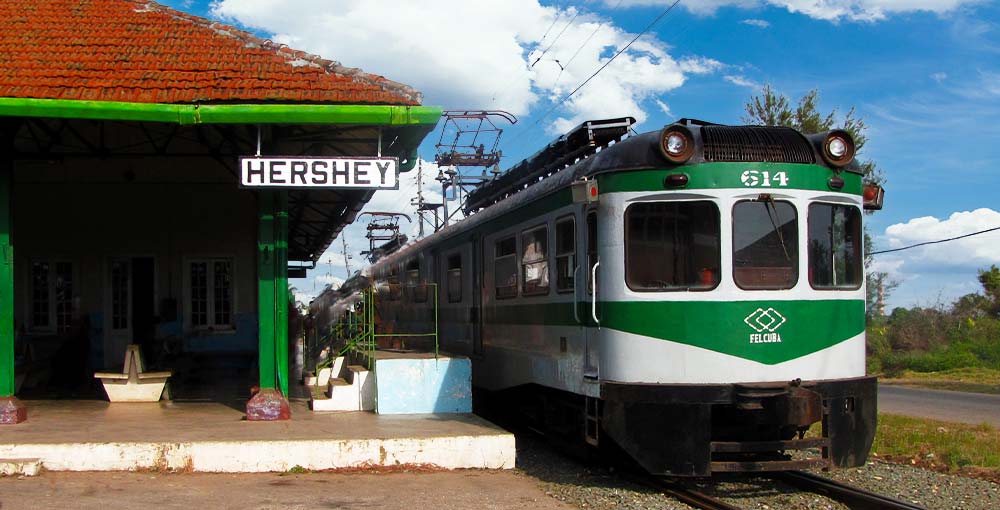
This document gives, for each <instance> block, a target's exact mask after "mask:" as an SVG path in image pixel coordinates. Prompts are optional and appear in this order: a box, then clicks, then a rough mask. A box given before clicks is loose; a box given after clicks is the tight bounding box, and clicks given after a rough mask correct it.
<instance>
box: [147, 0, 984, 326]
mask: <svg viewBox="0 0 1000 510" xmlns="http://www.w3.org/2000/svg"><path fill="white" fill-rule="evenodd" d="M161 2H162V3H165V4H166V5H169V6H171V7H174V8H176V9H179V10H182V11H185V12H189V13H192V14H196V15H200V16H205V17H209V18H212V19H217V20H220V21H223V22H226V23H230V24H234V25H237V26H239V27H241V28H244V29H246V30H249V31H251V32H254V33H255V34H257V35H259V36H261V37H264V38H268V39H271V40H273V41H277V42H281V43H284V44H287V45H289V46H291V47H293V48H296V49H300V50H304V51H308V52H310V53H314V54H318V55H321V56H323V57H325V58H329V59H332V60H336V61H339V62H341V63H342V64H343V65H346V66H349V67H357V68H361V69H362V70H364V71H366V72H369V73H375V74H380V75H383V76H386V77H387V78H389V79H392V80H395V81H398V82H402V83H406V84H408V85H410V86H413V87H415V88H416V89H418V90H420V91H421V92H422V93H423V94H424V98H423V103H424V104H425V105H436V106H441V107H443V108H445V109H498V110H504V111H507V112H510V113H512V114H514V115H516V116H517V123H516V124H514V125H509V124H506V123H504V122H500V121H498V126H500V127H502V128H503V129H504V132H503V135H502V136H501V139H500V148H501V149H502V150H503V154H504V158H503V160H502V162H501V164H500V166H501V168H508V167H510V166H513V165H514V164H515V163H517V162H518V161H519V160H520V159H522V158H524V157H526V156H529V155H531V154H532V153H534V152H535V151H536V150H538V149H539V148H541V147H542V146H543V145H544V144H545V143H547V142H548V141H549V140H551V139H553V138H555V137H557V136H558V135H559V134H561V133H563V132H564V131H566V130H567V129H568V128H571V127H572V126H575V125H577V124H578V123H580V122H581V121H583V120H587V119H592V118H606V117H619V116H632V117H635V118H636V119H637V120H638V121H639V123H638V125H637V126H636V127H635V129H636V130H637V131H638V132H644V131H651V130H655V129H659V128H660V127H662V126H664V125H666V124H669V123H671V122H673V121H675V120H677V119H680V118H684V117H687V118H697V119H702V120H707V121H711V122H716V123H721V124H741V123H742V116H743V114H744V110H743V105H744V104H745V103H746V102H747V101H748V100H749V99H750V98H751V97H752V96H754V95H755V94H759V93H760V90H761V87H762V86H763V85H764V84H769V85H771V86H772V87H773V88H774V89H775V90H776V91H778V92H780V93H782V94H784V95H787V96H788V97H789V98H791V99H792V100H793V101H794V100H797V99H798V98H799V97H801V96H802V95H804V94H806V93H807V92H809V91H810V90H813V89H818V90H819V94H820V102H819V107H820V110H821V111H824V112H826V111H831V110H836V111H837V112H839V113H840V114H841V115H842V114H843V113H844V112H846V111H848V110H849V109H851V108H854V109H855V114H856V115H857V116H859V117H861V118H862V119H864V121H865V123H866V125H867V126H868V129H867V135H868V143H867V144H866V145H865V146H864V147H863V149H862V150H861V152H860V154H859V157H860V158H861V159H871V160H874V161H875V162H876V163H877V164H878V167H879V168H880V169H881V170H882V171H883V173H884V175H885V178H886V182H885V188H886V196H885V208H884V209H883V210H882V211H880V212H878V213H876V214H874V215H872V216H870V217H868V222H869V223H868V226H869V229H870V232H871V234H872V235H873V237H874V241H875V248H876V250H879V249H891V248H898V247H903V246H907V245H911V244H915V243H919V242H924V241H932V240H937V239H942V238H946V237H953V236H957V235H961V234H965V233H969V232H974V231H978V230H984V229H988V228H993V227H1000V169H998V167H1000V121H998V119H1000V5H997V3H996V2H992V3H991V2H985V1H981V0H913V1H909V2H907V1H900V0H702V1H697V2H696V1H681V2H678V3H677V4H676V5H674V6H673V7H672V8H671V3H670V2H666V1H662V0H661V1H654V0H583V1H581V0H577V1H554V2H550V1H539V0H503V1H499V0H497V1H493V0H477V1H468V0H465V1H451V0H424V1H422V2H420V3H419V4H418V3H416V2H407V3H404V2H390V1H383V0H282V1H278V0H214V1H206V0H161ZM668 9H669V10H668ZM650 25H652V26H651V27H650ZM647 27H649V28H648V29H647ZM633 40H634V42H633V43H631V45H629V43H630V42H631V41H633ZM626 46H628V47H627V49H625V50H624V51H621V50H622V49H623V48H625V47H626ZM619 51H621V53H620V54H618V56H617V57H616V58H614V59H613V61H611V62H610V63H609V60H611V59H612V57H613V56H614V55H615V54H617V53H618V52H619ZM602 66H603V69H601V68H602ZM599 69H601V70H600V72H598V70H599ZM595 72H596V73H597V74H596V75H595ZM592 76H593V77H592ZM591 77H592V78H591ZM588 78H589V81H587V80H588ZM584 82H586V84H585V85H583V84H584ZM581 85H583V86H582V87H581ZM576 89H579V90H576ZM575 90H576V91H575ZM574 91H575V93H573V92H574ZM571 93H573V94H572V95H570V94H571ZM439 136H440V132H439V131H435V132H434V133H431V134H430V135H429V136H428V137H427V139H426V140H425V142H424V144H423V145H422V146H421V148H420V155H421V158H423V159H426V160H428V161H433V159H434V154H435V148H434V144H435V143H436V142H437V141H438V138H439ZM424 168H425V180H427V181H429V182H430V183H431V184H435V185H436V183H435V182H434V181H433V180H432V179H433V177H434V176H435V175H436V168H435V167H434V165H433V163H432V162H429V163H427V164H426V165H424ZM415 180H416V175H415V172H410V173H408V174H403V175H402V177H401V189H400V191H398V192H384V191H380V192H378V193H376V195H375V198H374V199H373V200H372V202H371V203H370V204H369V206H368V208H367V209H368V210H386V209H389V210H399V209H400V205H401V204H402V205H405V204H408V203H409V202H410V199H411V198H412V197H413V196H415V194H416V186H415ZM438 190H439V188H438ZM427 198H428V199H429V200H434V199H435V198H437V200H440V192H439V191H438V193H437V194H436V195H435V194H434V193H433V191H428V194H427ZM404 212H409V211H405V210H404ZM404 227H405V228H404V230H405V229H407V228H408V229H409V233H410V234H415V233H416V230H417V226H416V224H411V225H405V222H404ZM364 232H365V229H364V225H363V224H360V223H358V224H355V225H352V226H350V227H348V228H347V229H346V234H345V237H346V240H347V243H348V251H349V252H350V253H352V254H353V259H352V260H351V261H350V262H351V265H352V269H353V270H357V269H360V268H361V267H362V265H363V262H364V261H363V259H362V257H361V255H360V252H361V251H363V250H365V249H367V248H368V246H367V241H366V240H365V239H364ZM341 249H342V245H341V240H340V239H338V240H337V241H335V242H334V243H333V245H332V247H331V250H329V251H328V252H327V254H325V255H324V256H323V257H322V258H321V264H320V265H319V266H318V267H317V269H315V270H313V271H311V272H310V275H309V277H308V278H306V279H297V280H293V282H292V283H293V284H294V285H295V286H296V288H297V289H298V294H299V297H300V299H301V300H303V301H308V300H309V299H310V297H311V296H313V295H315V294H317V293H318V292H319V291H321V290H322V288H323V287H324V286H325V285H326V284H328V283H334V284H336V283H337V282H339V281H341V280H343V279H344V277H345V276H346V274H347V273H346V268H345V265H344V257H343V255H342V254H341ZM875 258H876V267H877V268H878V269H880V270H883V271H887V272H889V273H890V275H891V277H892V278H893V279H894V280H895V281H897V282H898V283H899V286H898V287H897V288H896V289H895V290H894V291H893V292H892V293H891V294H890V296H889V299H888V303H887V305H888V308H889V309H890V310H891V309H892V308H893V307H896V306H906V307H911V306H934V305H937V304H944V305H947V304H949V303H950V302H951V301H953V300H954V299H955V298H957V297H959V296H961V295H964V294H967V293H970V292H977V291H979V290H980V289H981V287H980V285H979V283H978V281H977V280H976V276H977V270H978V269H982V268H987V267H989V266H990V265H991V264H997V265H1000V231H994V232H992V233H989V234H984V235H981V236H975V237H970V238H967V239H963V240H960V241H955V242H950V243H943V244H936V245H932V246H928V247H923V248H916V249H912V250H906V251H901V252H895V253H890V254H884V255H876V257H875Z"/></svg>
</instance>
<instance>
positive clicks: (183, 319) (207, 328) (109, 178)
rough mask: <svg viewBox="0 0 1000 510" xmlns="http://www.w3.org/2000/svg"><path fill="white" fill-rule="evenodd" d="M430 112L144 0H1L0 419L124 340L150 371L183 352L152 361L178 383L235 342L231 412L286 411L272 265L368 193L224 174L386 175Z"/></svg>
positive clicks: (282, 309) (283, 306) (312, 253)
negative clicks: (366, 162) (293, 162)
mask: <svg viewBox="0 0 1000 510" xmlns="http://www.w3.org/2000/svg"><path fill="white" fill-rule="evenodd" d="M440 113H441V112H440V110H439V109H438V108H434V107H426V106H421V95H420V94H419V93H418V92H417V91H415V90H413V89H412V88H410V87H407V86H405V85H402V84H400V83H396V82H393V81H390V80H388V79H386V78H384V77H381V76H376V75H372V74H367V73H365V72H363V71H361V70H358V69H351V68H346V67H343V66H342V65H340V64H339V63H337V62H334V61H330V60H325V59H323V58H321V57H318V56H315V55H310V54H307V53H305V52H302V51H296V50H294V49H291V48H288V47H286V46H284V45H282V44H277V43H274V42H272V41H267V40H263V39H260V38H258V37H255V36H253V35H252V34H249V33H247V32H244V31H241V30H238V29H236V28H233V27H230V26H226V25H224V24H220V23H217V22H213V21H210V20H207V19H203V18H199V17H195V16H191V15H188V14H185V13H181V12H178V11H175V10H172V9H169V8H167V7H164V6H161V5H158V4H156V3H153V2H149V1H145V0H142V1H134V0H23V1H19V2H7V3H3V4H0V144H2V150H0V422H2V423H17V422H19V421H23V420H25V419H26V417H27V416H30V405H29V406H27V408H26V406H25V405H24V403H23V402H21V401H19V400H18V399H17V395H18V393H17V392H18V389H19V388H18V387H19V386H20V385H21V384H24V385H25V387H26V388H27V387H30V386H31V384H32V383H36V384H39V385H49V386H48V387H53V385H55V386H58V383H59V381H68V382H67V385H66V387H69V388H73V387H75V386H74V384H76V385H79V384H83V385H86V380H87V379H88V378H89V379H90V380H91V381H92V380H93V373H94V372H96V371H102V370H106V369H108V368H111V367H115V366H116V365H121V364H122V360H123V356H124V353H125V351H126V348H127V346H129V345H130V344H138V345H140V346H141V347H142V352H143V353H144V355H145V359H146V362H147V364H150V365H155V364H156V363H157V362H158V360H163V359H178V356H187V358H186V359H187V360H188V363H189V365H188V366H187V368H185V367H176V366H167V367H162V368H168V369H171V370H173V371H174V376H175V377H178V378H183V376H184V373H183V372H184V371H185V370H189V369H190V370H196V369H197V366H195V365H196V364H197V363H204V362H208V361H206V360H211V359H212V357H213V356H232V355H238V354H241V353H242V354H244V355H246V357H247V359H248V360H250V361H249V362H248V363H250V365H251V366H252V367H253V368H252V369H251V370H252V372H251V373H252V374H253V379H254V382H256V383H257V385H258V386H259V387H260V392H259V393H257V394H256V396H254V397H253V399H250V400H249V403H248V404H247V417H248V419H281V418H287V417H288V411H287V402H284V399H285V398H286V397H287V395H288V385H289V370H288V366H289V359H288V353H289V348H288V316H289V313H290V311H289V305H288V301H289V300H288V283H287V278H288V275H289V274H290V272H291V273H292V274H296V273H301V272H302V271H304V269H305V268H308V267H312V266H314V265H315V263H316V262H317V260H318V259H319V257H320V256H321V255H322V253H323V252H324V251H325V249H326V248H327V247H328V246H329V244H330V243H331V241H332V240H333V239H334V238H335V237H336V236H337V235H338V233H339V232H340V230H341V229H342V228H343V227H344V226H345V225H347V224H349V223H351V222H352V221H353V220H354V218H355V216H356V215H357V214H358V212H359V211H360V209H361V208H362V207H363V206H364V204H365V203H366V202H367V201H368V200H369V199H370V198H371V196H372V194H373V193H374V190H373V189H372V188H369V187H364V186H363V185H361V186H356V187H330V186H329V185H326V186H311V187H291V188H289V187H283V186H280V185H278V186H271V187H256V186H243V185H241V174H240V172H241V166H240V158H241V157H253V156H257V155H260V156H263V157H268V156H275V157H276V156H281V157H286V158H353V157H357V158H365V157H376V156H381V157H382V158H396V162H397V165H398V166H397V168H398V170H399V171H404V172H405V171H407V170H409V169H410V168H412V166H413V165H414V163H415V162H416V156H417V154H416V148H417V146H418V145H419V144H420V142H421V140H422V139H423V138H424V136H426V134H427V133H428V132H429V131H430V130H432V129H433V128H434V126H435V124H436V123H437V120H438V118H439V116H440ZM279 181H280V179H279ZM362 181H364V182H367V181H366V180H364V179H362ZM272 184H273V183H272ZM326 184H329V183H326ZM191 360H194V361H191ZM191 363H194V365H191ZM126 370H127V368H126ZM46 372H47V373H46ZM43 379H44V381H43ZM209 384H210V383H209ZM70 396H72V394H70ZM247 398H249V395H248V396H247Z"/></svg>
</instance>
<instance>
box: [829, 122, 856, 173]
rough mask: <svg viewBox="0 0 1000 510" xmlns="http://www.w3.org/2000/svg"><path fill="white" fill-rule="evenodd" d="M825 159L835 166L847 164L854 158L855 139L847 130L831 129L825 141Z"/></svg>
mask: <svg viewBox="0 0 1000 510" xmlns="http://www.w3.org/2000/svg"><path fill="white" fill-rule="evenodd" d="M823 159H825V160H826V162H827V163H830V165H832V166H835V167H838V168H839V167H842V166H847V165H848V164H850V162H851V161H853V160H854V140H853V139H852V138H851V135H849V134H848V133H847V131H842V130H839V129H838V130H835V131H830V132H829V133H827V135H826V140H824V141H823Z"/></svg>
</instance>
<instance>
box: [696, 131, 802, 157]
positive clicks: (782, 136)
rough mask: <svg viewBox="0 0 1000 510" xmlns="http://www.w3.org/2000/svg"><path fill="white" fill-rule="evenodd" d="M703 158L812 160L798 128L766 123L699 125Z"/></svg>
mask: <svg viewBox="0 0 1000 510" xmlns="http://www.w3.org/2000/svg"><path fill="white" fill-rule="evenodd" d="M701 139H702V145H703V147H704V157H705V161H709V162H718V161H760V162H768V163H815V162H816V159H815V155H814V154H813V149H812V146H810V145H809V142H808V141H807V140H806V139H805V137H803V136H802V135H801V134H799V132H798V131H796V130H794V129H791V128H785V127H766V126H702V128H701Z"/></svg>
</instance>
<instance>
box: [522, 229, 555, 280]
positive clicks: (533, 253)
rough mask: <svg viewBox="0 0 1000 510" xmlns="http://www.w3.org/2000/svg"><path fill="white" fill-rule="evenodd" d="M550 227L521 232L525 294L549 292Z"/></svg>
mask: <svg viewBox="0 0 1000 510" xmlns="http://www.w3.org/2000/svg"><path fill="white" fill-rule="evenodd" d="M548 235H549V229H548V228H547V227H544V226H543V227H538V228H536V229H533V230H529V231H527V232H524V233H522V234H521V278H522V281H523V282H524V288H523V289H522V292H523V293H524V295H525V296H537V295H541V294H548V293H549V259H548V244H549V238H548Z"/></svg>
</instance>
